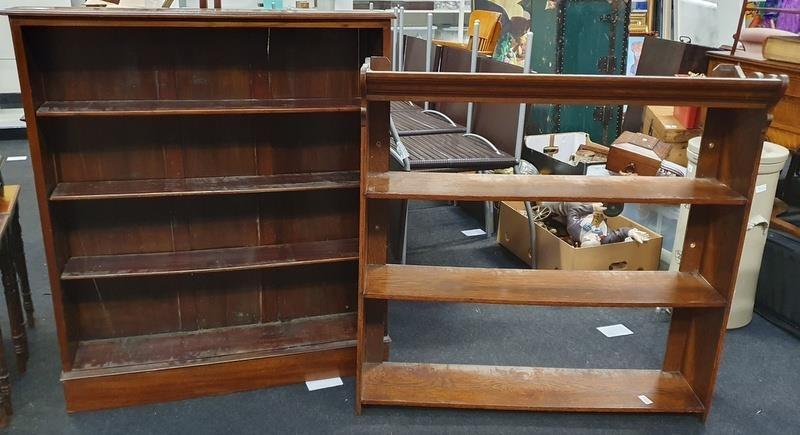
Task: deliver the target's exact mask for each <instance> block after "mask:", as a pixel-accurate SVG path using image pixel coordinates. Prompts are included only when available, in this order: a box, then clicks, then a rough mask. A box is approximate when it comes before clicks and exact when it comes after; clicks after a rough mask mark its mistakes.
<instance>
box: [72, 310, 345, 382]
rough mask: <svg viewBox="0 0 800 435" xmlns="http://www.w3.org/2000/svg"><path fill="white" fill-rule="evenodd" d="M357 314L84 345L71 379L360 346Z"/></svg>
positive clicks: (78, 355) (79, 347)
mask: <svg viewBox="0 0 800 435" xmlns="http://www.w3.org/2000/svg"><path fill="white" fill-rule="evenodd" d="M355 335H356V318H355V314H354V313H342V314H335V315H330V316H320V317H308V318H304V319H298V320H292V321H288V322H274V323H263V324H256V325H246V326H233V327H227V328H214V329H204V330H199V331H192V332H175V333H167V334H153V335H141V336H134V337H120V338H112V339H105V340H89V341H82V342H80V343H78V351H77V353H76V354H75V365H74V369H73V370H72V372H71V373H69V374H67V375H64V378H66V379H78V378H82V377H88V376H103V375H110V374H120V373H132V372H141V371H148V370H157V369H164V368H169V367H175V366H181V365H188V364H201V363H208V362H219V361H223V360H230V359H244V358H252V357H253V356H254V355H258V356H269V355H286V354H290V353H295V352H297V349H296V348H299V347H303V346H318V345H324V344H334V343H336V344H337V345H338V346H340V347H352V346H354V344H355Z"/></svg>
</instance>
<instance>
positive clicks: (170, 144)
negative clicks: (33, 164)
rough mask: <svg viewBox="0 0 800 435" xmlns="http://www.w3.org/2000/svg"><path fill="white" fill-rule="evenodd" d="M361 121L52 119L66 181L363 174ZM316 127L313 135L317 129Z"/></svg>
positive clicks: (330, 117)
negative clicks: (360, 171) (322, 173)
mask: <svg viewBox="0 0 800 435" xmlns="http://www.w3.org/2000/svg"><path fill="white" fill-rule="evenodd" d="M359 122H360V121H359V117H358V114H357V113H318V114H282V115H277V114H270V115H248V116H202V117H188V116H175V117H133V118H116V117H103V118H92V117H82V118H50V119H45V120H43V121H41V128H42V130H43V131H44V132H45V135H46V137H47V138H48V145H49V146H48V149H49V150H50V152H52V153H53V154H54V159H53V160H54V161H55V162H56V167H57V174H58V177H57V178H58V181H59V182H75V181H107V180H131V179H159V178H191V177H217V176H246V175H274V174H288V173H307V172H329V171H347V170H357V169H358V162H359V160H358V152H359V145H358V141H359V136H358V135H359V130H358V126H359ZM312 125H313V128H312V127H311V126H312Z"/></svg>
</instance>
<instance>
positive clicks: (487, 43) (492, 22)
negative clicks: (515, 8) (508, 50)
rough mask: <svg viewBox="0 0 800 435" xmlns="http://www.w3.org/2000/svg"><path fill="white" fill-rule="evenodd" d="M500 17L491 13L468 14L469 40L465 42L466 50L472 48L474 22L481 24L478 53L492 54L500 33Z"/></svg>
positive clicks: (495, 13) (478, 11)
mask: <svg viewBox="0 0 800 435" xmlns="http://www.w3.org/2000/svg"><path fill="white" fill-rule="evenodd" d="M501 18H502V15H500V14H499V13H498V12H492V11H481V10H477V11H472V13H471V14H469V33H468V34H469V40H468V41H467V48H472V38H474V37H475V35H473V33H474V32H475V27H474V23H475V20H479V21H480V22H481V25H480V29H479V30H478V32H479V33H478V51H480V52H494V49H495V47H497V43H498V42H499V41H500V31H501V30H502V25H501V24H500V19H501Z"/></svg>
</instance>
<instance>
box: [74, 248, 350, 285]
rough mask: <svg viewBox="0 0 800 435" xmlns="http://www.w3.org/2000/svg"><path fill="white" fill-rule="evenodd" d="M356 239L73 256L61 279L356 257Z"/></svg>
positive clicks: (313, 261)
mask: <svg viewBox="0 0 800 435" xmlns="http://www.w3.org/2000/svg"><path fill="white" fill-rule="evenodd" d="M357 247H358V240H356V239H347V240H327V241H319V242H305V243H294V244H284V245H268V246H252V247H250V246H248V247H241V248H223V249H207V250H194V251H178V252H164V253H153V254H127V255H98V256H90V257H72V258H70V259H69V261H67V264H66V266H64V271H63V273H62V274H61V279H64V280H70V279H96V278H118V277H123V276H147V275H175V274H192V273H203V272H215V271H217V272H224V271H230V270H250V269H262V268H268V267H283V266H294V265H302V264H318V263H330V262H339V261H351V260H356V259H357V258H358V250H357Z"/></svg>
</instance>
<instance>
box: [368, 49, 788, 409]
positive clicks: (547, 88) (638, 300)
mask: <svg viewBox="0 0 800 435" xmlns="http://www.w3.org/2000/svg"><path fill="white" fill-rule="evenodd" d="M388 69H389V62H388V60H387V59H385V58H372V59H371V60H370V61H369V62H368V63H367V64H365V66H364V67H363V69H362V75H361V92H362V96H363V100H362V104H363V105H364V108H365V109H366V116H365V118H364V121H363V124H362V133H361V134H362V135H361V213H362V215H361V238H360V241H361V246H360V249H361V253H360V258H361V260H360V284H359V311H358V316H359V331H358V352H359V357H358V371H357V373H356V412H357V413H360V412H361V409H362V406H364V405H394V406H431V407H452V408H485V409H505V410H527V411H580V412H674V413H696V414H701V415H703V416H704V417H705V416H707V415H708V412H709V409H710V406H711V399H712V396H713V391H714V384H715V380H716V375H717V369H718V366H719V362H720V355H721V353H722V344H723V339H724V336H725V325H726V324H727V318H728V311H729V309H730V300H731V296H732V293H733V287H734V282H735V279H736V271H737V270H738V264H739V257H740V255H741V250H742V244H743V241H744V234H745V230H746V226H747V216H748V213H749V209H750V204H751V201H752V196H753V189H754V184H755V178H756V175H757V172H758V161H759V155H760V153H761V145H762V132H763V130H764V129H765V128H766V126H767V120H768V110H769V109H770V108H771V107H772V106H773V105H774V104H775V103H776V102H777V101H778V99H779V98H780V97H781V95H782V94H783V92H784V89H785V87H786V84H787V79H786V78H785V76H784V77H770V78H761V79H728V78H704V79H694V78H677V77H666V78H661V77H618V76H560V75H546V74H534V75H520V74H491V75H487V74H478V75H475V74H463V73H411V72H389V71H388ZM394 100H402V101H473V102H481V103H483V102H485V103H513V102H517V103H519V102H525V103H542V104H556V103H557V104H639V105H670V106H671V105H688V106H705V107H708V114H707V119H706V125H705V132H704V134H703V139H702V145H701V153H700V157H699V161H698V164H697V178H695V179H689V178H675V177H583V176H556V175H548V176H524V175H484V174H452V173H421V172H390V171H389V102H390V101H394ZM404 199H422V200H460V201H486V200H496V201H499V200H504V201H505V200H516V201H519V200H541V201H573V200H574V201H586V202H595V201H597V202H601V201H602V202H605V201H610V202H635V203H651V204H682V203H683V204H692V207H691V212H690V216H689V222H688V227H687V230H686V242H685V246H684V250H683V252H684V256H683V258H682V261H681V270H680V271H679V272H666V271H664V272H660V271H558V270H518V269H511V270H509V269H486V268H466V267H461V268H459V267H435V266H412V265H399V264H387V254H386V251H387V249H386V246H387V226H388V220H389V217H390V216H389V215H388V213H387V210H388V209H389V207H390V206H391V203H392V201H394V200H404ZM397 300H402V301H415V302H461V303H485V304H511V305H540V306H570V307H674V311H673V315H672V321H671V324H670V327H669V336H668V338H667V343H666V353H665V357H664V362H663V367H662V368H661V369H657V370H648V369H574V368H553V367H510V366H481V365H461V364H423V363H400V362H389V361H387V360H386V357H385V353H384V352H383V337H384V331H385V330H386V327H387V323H386V322H387V310H386V308H387V302H388V301H397ZM498 351H499V352H502V350H498ZM640 396H641V397H640Z"/></svg>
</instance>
